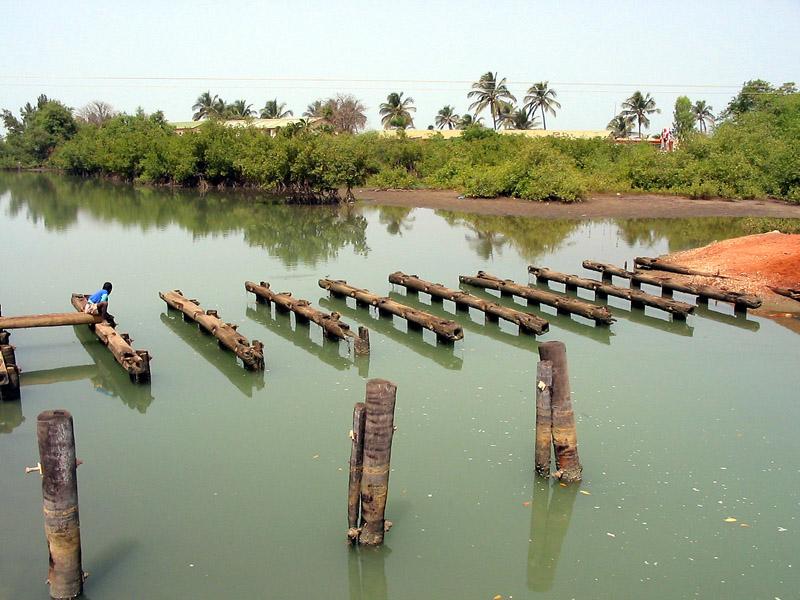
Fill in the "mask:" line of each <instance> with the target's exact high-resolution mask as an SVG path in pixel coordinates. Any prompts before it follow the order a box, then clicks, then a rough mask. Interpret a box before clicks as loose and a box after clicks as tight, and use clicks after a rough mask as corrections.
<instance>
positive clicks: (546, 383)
mask: <svg viewBox="0 0 800 600" xmlns="http://www.w3.org/2000/svg"><path fill="white" fill-rule="evenodd" d="M552 389H553V363H551V362H550V361H547V360H542V361H539V364H538V365H536V451H535V455H534V464H535V465H536V474H537V475H540V476H541V477H550V447H551V446H552V445H553V420H552V407H551V403H550V396H551V390H552Z"/></svg>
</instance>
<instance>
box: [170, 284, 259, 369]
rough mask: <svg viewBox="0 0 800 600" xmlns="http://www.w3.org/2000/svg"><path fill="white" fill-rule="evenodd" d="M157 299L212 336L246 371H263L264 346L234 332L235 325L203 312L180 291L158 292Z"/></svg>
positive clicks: (212, 313)
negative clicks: (234, 356) (236, 358)
mask: <svg viewBox="0 0 800 600" xmlns="http://www.w3.org/2000/svg"><path fill="white" fill-rule="evenodd" d="M158 295H159V297H160V298H161V299H162V300H163V301H164V302H166V303H167V306H168V307H169V308H174V309H176V310H179V311H181V312H182V313H183V314H184V316H185V317H188V318H189V319H191V320H192V321H194V322H195V323H197V325H198V326H199V328H200V330H201V331H203V332H205V333H209V334H211V335H213V336H214V337H215V338H217V340H218V341H219V345H220V346H221V347H224V348H227V349H228V350H230V351H231V352H233V353H234V354H235V355H236V356H238V357H239V358H240V359H241V360H242V363H243V364H244V368H245V369H247V370H248V371H263V370H264V344H262V343H261V342H259V341H258V340H253V343H252V344H251V343H250V341H249V340H248V339H247V338H246V337H244V336H243V335H242V334H241V333H239V332H238V331H236V329H237V327H238V326H236V325H232V324H231V323H225V322H224V321H222V319H220V318H219V316H217V312H216V311H214V310H209V311H204V310H203V309H202V308H201V307H200V306H199V305H198V304H197V300H190V299H189V298H186V297H185V296H184V295H183V293H182V292H181V291H180V290H174V291H171V292H159V293H158Z"/></svg>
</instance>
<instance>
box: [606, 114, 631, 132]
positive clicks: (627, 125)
mask: <svg viewBox="0 0 800 600" xmlns="http://www.w3.org/2000/svg"><path fill="white" fill-rule="evenodd" d="M633 121H634V119H633V117H629V116H626V115H624V114H622V113H620V114H618V115H617V116H616V117H614V118H613V119H611V120H610V121H609V122H608V125H606V129H607V130H608V131H610V132H611V135H613V136H614V137H615V138H626V137H628V136H629V135H630V134H631V131H633Z"/></svg>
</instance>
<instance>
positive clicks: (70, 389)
mask: <svg viewBox="0 0 800 600" xmlns="http://www.w3.org/2000/svg"><path fill="white" fill-rule="evenodd" d="M758 226H759V223H758V222H757V221H754V220H742V219H739V220H736V219H693V220H635V221H594V222H579V221H543V220H535V219H525V218H502V217H484V216H471V215H467V214H456V213H445V212H436V211H431V210H423V209H415V210H408V209H400V208H390V207H386V208H362V207H359V206H358V205H356V206H354V207H344V208H342V209H330V208H320V207H316V208H309V207H306V208H303V207H297V208H292V207H286V206H278V205H273V204H270V203H269V202H267V201H265V200H263V199H260V198H259V197H258V196H252V195H249V196H248V195H242V196H237V195H235V194H232V193H227V194H208V195H206V196H204V197H199V196H197V195H195V194H193V193H180V194H179V193H172V192H169V191H161V190H133V189H130V188H127V187H122V186H114V185H109V184H100V183H89V182H78V181H72V180H68V179H65V178H59V177H51V176H44V175H16V174H8V173H0V240H2V247H3V250H4V252H3V258H4V260H3V269H2V270H3V274H2V278H0V282H1V283H0V303H2V310H3V314H6V315H13V314H29V313H37V312H57V311H69V310H72V309H71V306H70V304H69V294H70V293H71V292H73V291H81V292H83V291H93V290H94V289H96V288H97V287H98V286H99V285H100V284H101V283H102V282H103V281H104V280H106V279H110V280H112V281H113V283H114V293H113V295H112V298H111V309H112V312H113V313H114V314H115V315H116V316H117V321H118V322H119V323H120V326H119V329H120V331H127V332H130V333H131V335H132V337H133V338H134V340H135V342H134V345H135V346H136V347H138V348H145V349H148V350H150V351H151V353H152V354H153V356H154V359H153V363H152V370H153V380H152V384H151V385H149V386H134V385H133V384H131V383H129V382H128V380H127V376H126V375H125V374H124V373H123V372H122V371H121V369H120V368H119V367H118V366H117V364H116V363H115V362H114V361H113V359H112V358H111V356H110V355H109V354H108V353H107V352H106V350H105V349H104V348H102V347H101V346H100V345H99V343H98V342H97V341H95V340H94V338H93V337H92V335H91V334H90V332H88V331H87V330H84V329H82V328H75V329H73V328H69V327H65V328H54V329H49V330H44V329H40V330H28V331H19V332H14V333H13V335H12V342H13V343H14V344H15V345H16V346H17V361H18V363H19V364H20V366H21V367H22V369H23V370H24V373H23V379H22V382H23V388H22V401H21V402H19V403H16V402H6V403H0V531H2V545H0V598H2V599H12V598H13V599H15V600H16V599H39V598H41V599H45V598H47V587H46V585H45V584H44V579H45V576H46V570H47V551H46V546H45V540H44V535H43V530H42V514H41V488H40V484H39V480H38V477H37V476H36V475H30V476H27V477H26V476H24V475H23V470H24V467H25V466H26V465H32V464H35V463H36V461H37V459H38V451H37V446H36V439H35V422H36V415H37V414H39V413H40V412H41V411H43V410H46V409H51V408H65V409H67V410H69V411H70V412H72V414H73V416H74V419H75V430H76V439H77V453H78V457H79V458H81V459H82V460H83V461H84V464H83V465H82V466H81V467H80V469H79V473H78V475H79V490H80V510H81V526H82V530H81V533H82V540H83V564H84V568H85V569H86V570H87V571H89V572H90V573H91V577H90V578H89V580H88V581H87V583H86V597H87V598H91V599H95V600H97V599H103V598H115V599H125V598H136V599H140V598H147V599H161V598H166V599H170V598H326V599H327V598H330V599H348V600H372V599H375V600H383V599H388V600H401V599H420V598H434V599H439V598H442V599H444V598H459V599H460V598H479V599H489V598H493V597H494V596H495V595H497V594H500V595H502V596H503V598H512V597H513V598H515V599H522V598H559V599H561V598H614V599H619V598H622V599H625V598H631V599H634V598H636V599H638V598H649V599H673V598H694V597H699V598H742V599H751V598H766V599H769V600H773V599H774V598H780V599H782V600H787V599H789V598H797V597H798V590H800V559H798V557H799V556H800V464H799V463H798V456H800V436H798V434H797V426H798V420H800V405H799V404H798V402H797V390H798V387H799V386H800V373H799V372H798V368H797V366H798V347H799V345H798V343H799V342H800V338H799V337H798V336H797V334H795V333H792V332H791V331H790V330H789V329H786V328H784V327H782V326H780V325H778V324H776V323H774V322H772V321H769V320H765V319H762V318H760V317H757V316H751V315H749V316H748V317H747V318H746V319H741V318H735V317H733V315H732V311H731V309H730V307H728V306H726V305H714V304H713V303H712V306H711V307H710V308H709V309H705V310H703V311H700V313H699V314H698V315H696V316H692V317H690V318H689V320H688V322H686V323H679V322H670V321H668V320H666V319H665V317H664V316H663V314H659V312H658V311H652V312H651V310H652V309H647V310H646V311H644V312H642V311H633V312H631V311H630V310H629V307H628V305H627V303H625V302H623V301H621V300H617V299H611V301H610V304H611V306H612V311H613V312H614V313H615V315H616V316H617V318H618V322H617V323H615V324H614V325H613V326H611V327H610V328H595V327H594V326H593V325H592V324H591V323H589V322H586V321H583V320H581V319H579V318H576V319H570V318H567V317H563V316H556V315H555V314H553V311H550V310H548V309H546V308H545V309H544V312H541V311H538V310H537V309H533V308H531V309H530V310H532V311H533V312H536V313H538V314H544V315H545V316H546V318H548V319H549V320H550V322H551V330H550V333H549V334H547V335H545V336H542V337H541V338H540V339H541V340H555V339H558V340H562V341H564V342H565V343H566V345H567V350H568V354H569V359H570V370H571V376H572V389H573V392H574V403H575V409H576V414H577V417H578V436H579V441H580V455H581V460H582V463H583V466H584V476H585V479H584V481H583V483H582V484H581V485H580V486H579V487H578V486H572V487H567V488H565V487H560V486H559V485H558V484H557V483H556V484H553V483H546V482H542V481H541V480H535V479H534V477H533V474H532V473H533V468H532V457H533V431H532V425H533V422H534V409H533V406H534V402H533V386H534V374H535V367H536V360H537V352H536V346H537V341H536V340H535V339H534V338H532V337H529V336H519V335H517V332H516V331H515V329H514V328H513V327H511V326H509V325H508V324H507V323H504V322H501V323H500V324H499V325H497V324H491V323H486V324H485V323H484V319H483V315H482V314H480V313H475V312H472V313H470V314H469V315H468V316H466V315H464V314H461V313H459V315H458V316H457V317H455V312H454V307H453V306H452V305H450V303H448V302H445V303H444V305H441V304H434V305H433V306H429V299H428V297H427V296H425V295H424V294H423V295H421V296H420V298H419V300H417V299H415V298H413V297H405V296H404V293H403V290H402V289H400V288H397V289H394V290H393V289H392V286H391V285H390V284H389V283H388V281H387V276H388V274H389V273H391V272H393V271H395V270H403V271H405V272H406V273H415V274H418V275H419V276H421V277H423V278H426V279H429V280H433V281H439V282H442V283H444V284H447V285H449V286H451V287H457V286H458V275H459V274H469V273H474V272H476V271H477V270H478V269H485V270H487V271H489V272H492V273H494V274H496V275H499V276H503V277H510V278H514V279H516V280H517V281H527V271H526V267H527V265H528V264H537V265H540V266H548V267H551V268H553V269H557V270H560V271H565V272H570V273H581V274H584V275H587V273H585V272H583V270H582V269H581V267H580V263H581V261H582V260H584V259H587V258H592V259H596V260H603V261H607V262H614V263H618V264H622V263H623V262H624V261H626V260H627V261H631V260H632V259H633V257H634V256H637V255H655V254H661V253H664V252H667V251H670V250H677V249H682V248H686V247H691V246H694V245H697V244H704V243H708V242H710V241H712V240H714V239H722V238H725V237H730V236H734V235H740V234H741V233H743V232H746V231H750V230H752V228H753V227H758ZM323 276H330V277H334V278H342V279H347V280H348V281H349V282H351V283H352V284H354V285H357V286H360V287H366V288H369V289H371V290H373V291H376V292H381V293H387V294H388V293H390V292H391V293H392V295H393V297H398V298H400V299H402V300H404V301H406V302H407V303H409V304H411V305H415V306H416V305H418V303H419V304H422V305H424V306H425V307H426V309H428V310H430V311H432V312H434V313H436V314H441V315H451V316H453V318H457V319H458V320H460V321H461V322H462V323H463V325H464V330H465V338H464V340H463V341H461V342H459V343H457V344H456V345H455V346H454V347H453V346H451V347H448V346H441V345H440V346H437V345H436V342H435V339H434V336H433V334H431V333H430V332H427V331H426V332H423V333H422V334H420V333H419V332H414V331H411V332H408V331H407V330H406V326H405V324H404V322H401V321H399V320H396V319H395V320H394V321H393V320H390V319H386V318H382V319H380V320H379V319H378V318H377V317H376V316H375V315H374V314H372V313H370V312H369V311H367V310H365V309H362V308H356V307H355V305H351V304H348V303H346V302H345V301H343V300H338V299H329V298H328V297H327V295H326V294H325V293H324V292H323V290H321V289H320V288H319V287H318V286H317V280H318V278H320V277H323ZM246 279H251V280H256V281H258V280H267V281H269V282H270V283H271V284H272V287H273V288H274V289H277V290H291V291H292V292H293V293H294V294H295V295H296V296H298V297H302V298H306V299H309V300H311V301H312V303H313V304H315V305H321V306H322V307H324V308H325V309H326V310H337V311H339V312H340V313H341V314H342V315H343V319H344V320H345V321H347V322H348V323H350V324H352V325H353V326H356V325H359V324H364V325H366V326H368V327H369V328H370V331H371V340H372V354H371V356H369V358H364V359H361V358H359V359H354V358H353V357H352V355H351V354H349V353H348V349H347V347H346V346H345V345H344V344H334V343H331V342H328V341H325V342H323V339H322V335H321V332H320V330H319V328H318V327H316V326H314V325H311V326H310V327H309V326H305V325H295V324H294V320H293V319H292V318H290V317H288V316H285V315H283V314H277V315H276V314H274V313H273V312H271V311H270V310H268V309H266V308H265V307H263V306H257V305H256V304H255V302H254V298H253V296H252V295H250V294H247V293H246V292H245V290H244V285H243V283H244V281H245V280H246ZM174 288H179V289H181V290H183V291H184V292H185V293H186V294H187V296H190V297H194V298H198V299H199V300H200V301H201V304H202V305H203V307H205V308H216V309H217V310H218V311H219V314H220V316H222V317H223V318H224V319H226V320H228V321H231V322H234V323H237V324H239V326H240V329H239V330H240V332H242V333H243V334H244V335H245V336H247V337H249V338H251V339H252V338H256V339H259V340H262V341H263V342H264V343H265V351H266V358H267V371H266V372H265V373H263V374H254V373H248V372H245V371H244V370H243V369H242V368H241V366H239V365H237V363H236V361H235V360H234V359H233V358H232V356H231V355H229V354H227V353H225V352H223V351H221V350H219V349H218V348H217V346H216V343H215V340H213V339H210V338H208V337H204V336H202V335H200V334H199V333H198V332H197V330H196V328H194V327H192V326H191V325H189V324H186V323H184V322H183V321H182V320H181V319H180V318H179V317H178V316H176V315H175V314H173V313H167V311H166V310H165V306H164V304H163V302H161V300H160V299H159V298H158V294H157V292H158V291H159V290H167V289H174ZM476 293H478V294H480V295H483V296H486V297H489V296H490V294H488V293H483V292H479V291H476ZM580 295H581V296H584V295H585V294H584V293H583V292H581V294H580ZM676 297H678V298H679V299H686V298H685V297H681V296H680V295H676ZM499 301H500V302H503V303H508V304H509V305H510V304H511V303H512V302H513V301H512V300H508V299H502V300H499ZM369 377H382V378H387V379H390V380H392V381H394V382H396V383H397V384H398V399H397V414H396V419H395V423H396V425H397V427H398V429H397V432H396V434H395V438H394V446H393V450H392V473H391V480H390V489H389V502H388V508H387V518H389V519H391V520H392V521H393V522H394V528H393V529H392V530H391V531H390V532H389V534H388V535H387V538H386V545H385V546H384V547H383V548H382V549H379V550H366V549H364V550H361V551H353V550H351V549H350V548H349V547H348V546H347V545H346V544H345V541H344V540H345V531H346V528H347V520H346V487H347V461H348V458H349V451H350V441H349V439H348V437H347V433H348V430H349V429H350V427H351V412H352V407H353V404H354V403H355V402H357V401H359V400H361V399H362V397H363V393H364V383H365V379H366V378H369ZM584 492H586V493H584ZM728 517H734V518H736V519H737V520H738V521H737V522H736V523H726V522H725V519H726V518H728ZM741 524H746V525H749V527H742V526H740V525H741Z"/></svg>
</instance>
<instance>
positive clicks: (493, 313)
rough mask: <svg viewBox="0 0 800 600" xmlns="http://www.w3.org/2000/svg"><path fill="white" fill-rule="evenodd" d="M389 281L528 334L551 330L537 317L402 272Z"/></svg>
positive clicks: (392, 276) (548, 325) (396, 273)
mask: <svg viewBox="0 0 800 600" xmlns="http://www.w3.org/2000/svg"><path fill="white" fill-rule="evenodd" d="M389 281H390V282H391V283H394V284H396V285H402V286H403V287H405V288H406V289H409V290H413V291H416V292H424V293H426V294H430V295H431V297H433V298H441V299H443V300H450V301H451V302H454V303H455V305H456V308H461V307H470V308H475V309H477V310H480V311H482V312H484V313H486V316H487V317H491V318H494V319H498V318H500V319H504V320H506V321H509V322H511V323H514V324H515V325H517V326H519V328H520V331H524V332H526V333H534V334H537V335H541V334H543V333H545V332H546V331H548V329H549V328H550V324H549V323H548V322H547V321H546V320H545V319H543V318H541V317H539V316H537V315H534V314H531V313H526V312H523V311H521V310H517V309H515V308H509V307H507V306H503V305H502V304H498V303H497V302H489V301H488V300H484V299H483V298H478V296H474V295H472V294H469V293H467V292H464V291H461V290H451V289H450V288H447V287H445V286H443V285H441V284H439V283H431V282H430V281H425V280H424V279H420V278H419V277H417V276H416V275H406V274H405V273H403V272H401V271H397V272H395V273H392V274H391V275H389Z"/></svg>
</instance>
